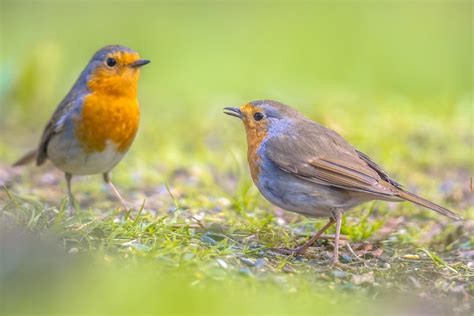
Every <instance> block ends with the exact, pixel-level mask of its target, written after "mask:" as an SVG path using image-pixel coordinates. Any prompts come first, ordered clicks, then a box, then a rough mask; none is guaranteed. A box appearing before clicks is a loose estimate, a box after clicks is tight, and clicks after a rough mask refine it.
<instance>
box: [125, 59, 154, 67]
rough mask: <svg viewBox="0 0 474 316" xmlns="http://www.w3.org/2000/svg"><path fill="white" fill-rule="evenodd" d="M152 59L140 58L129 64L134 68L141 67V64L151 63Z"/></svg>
mask: <svg viewBox="0 0 474 316" xmlns="http://www.w3.org/2000/svg"><path fill="white" fill-rule="evenodd" d="M149 63H150V60H147V59H139V60H137V61H134V62H133V63H131V64H130V65H129V66H130V67H132V68H140V67H141V66H145V65H146V64H149Z"/></svg>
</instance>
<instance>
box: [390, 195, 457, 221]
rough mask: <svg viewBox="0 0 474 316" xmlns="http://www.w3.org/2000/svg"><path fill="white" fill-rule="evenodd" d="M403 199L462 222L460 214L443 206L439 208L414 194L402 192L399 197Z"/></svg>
mask: <svg viewBox="0 0 474 316" xmlns="http://www.w3.org/2000/svg"><path fill="white" fill-rule="evenodd" d="M399 196H400V197H401V198H402V199H404V200H407V201H410V202H412V203H415V204H417V205H420V206H423V207H426V208H429V209H430V210H433V211H435V212H438V213H440V214H442V215H444V216H447V217H449V218H452V219H455V220H462V217H461V216H459V215H458V214H456V213H454V212H452V211H450V210H448V209H446V208H444V207H442V206H439V205H437V204H435V203H433V202H431V201H428V200H427V199H424V198H422V197H420V196H418V195H415V194H413V193H410V192H406V191H402V190H400V195H399Z"/></svg>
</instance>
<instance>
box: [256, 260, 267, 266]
mask: <svg viewBox="0 0 474 316" xmlns="http://www.w3.org/2000/svg"><path fill="white" fill-rule="evenodd" d="M266 264H267V260H265V258H258V259H257V261H255V267H256V268H263V267H264V266H265V265H266Z"/></svg>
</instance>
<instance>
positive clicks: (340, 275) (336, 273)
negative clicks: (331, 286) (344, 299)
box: [332, 270, 347, 279]
mask: <svg viewBox="0 0 474 316" xmlns="http://www.w3.org/2000/svg"><path fill="white" fill-rule="evenodd" d="M332 275H334V277H336V278H338V279H342V278H345V277H346V275H347V274H346V273H345V272H344V271H340V270H334V271H333V272H332Z"/></svg>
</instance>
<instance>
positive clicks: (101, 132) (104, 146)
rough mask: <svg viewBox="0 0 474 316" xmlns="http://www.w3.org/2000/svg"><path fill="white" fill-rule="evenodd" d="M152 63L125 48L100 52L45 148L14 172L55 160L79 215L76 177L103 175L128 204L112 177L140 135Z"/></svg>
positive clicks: (64, 105)
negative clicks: (141, 84) (144, 84)
mask: <svg viewBox="0 0 474 316" xmlns="http://www.w3.org/2000/svg"><path fill="white" fill-rule="evenodd" d="M149 62H150V61H149V60H145V59H140V56H139V55H138V53H137V52H135V51H133V50H131V49H130V48H127V47H125V46H120V45H111V46H105V47H103V48H101V49H100V50H98V51H97V52H96V53H95V54H94V55H93V56H92V59H91V60H90V61H89V63H88V64H87V66H86V68H85V69H84V70H83V71H82V73H81V75H80V76H79V78H78V79H77V81H76V82H75V84H74V85H73V86H72V88H71V90H70V91H69V93H68V94H67V95H66V97H64V99H63V100H62V101H61V103H59V105H58V107H57V108H56V111H55V112H54V113H53V115H52V117H51V119H50V120H49V122H48V124H47V125H46V127H45V129H44V131H43V136H42V137H41V140H40V143H39V146H38V147H37V148H36V149H34V150H32V151H30V152H29V153H27V154H26V155H25V156H23V157H22V158H21V159H20V160H18V161H17V162H16V163H15V164H14V166H21V165H25V164H27V163H29V162H31V161H33V160H36V164H37V165H38V166H40V165H42V164H44V163H45V161H46V160H48V159H49V160H50V161H51V162H52V163H53V164H54V165H55V166H56V167H57V168H58V169H60V170H62V171H64V173H65V175H66V181H67V195H68V200H69V210H70V212H73V210H74V196H73V194H72V192H71V179H72V176H74V175H93V174H102V175H103V178H104V181H105V182H106V183H107V185H108V186H109V187H110V189H111V190H112V192H113V193H114V195H115V196H116V197H117V199H118V200H119V201H120V202H121V203H122V205H123V206H124V207H125V208H128V207H127V203H126V202H125V201H124V199H123V198H122V197H121V196H120V194H119V192H118V191H117V189H116V188H115V186H114V185H113V184H112V182H111V179H110V171H111V170H112V169H113V168H114V167H115V165H117V164H118V163H119V162H120V160H122V158H123V157H124V155H125V154H126V153H127V151H128V149H129V148H130V145H131V144H132V142H133V139H134V138H135V135H136V133H137V129H138V125H139V118H140V107H139V104H138V99H137V89H138V78H139V76H140V68H141V67H142V66H144V65H146V64H148V63H149Z"/></svg>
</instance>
